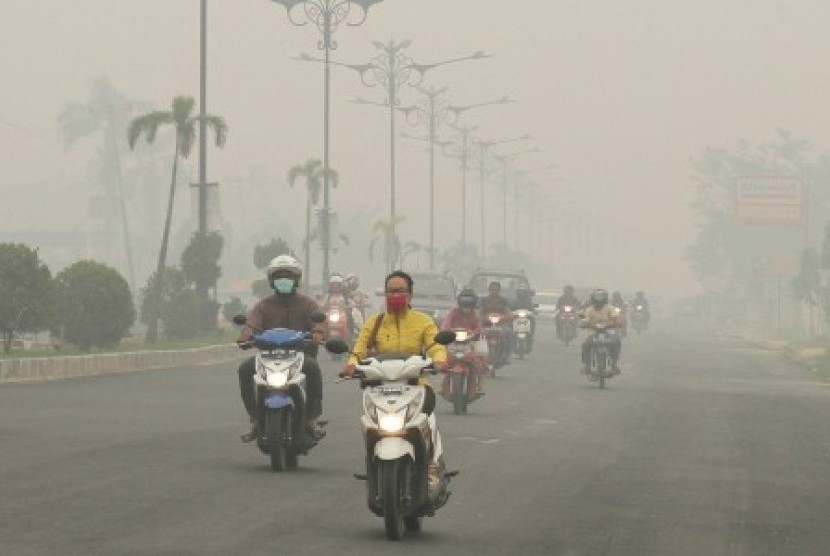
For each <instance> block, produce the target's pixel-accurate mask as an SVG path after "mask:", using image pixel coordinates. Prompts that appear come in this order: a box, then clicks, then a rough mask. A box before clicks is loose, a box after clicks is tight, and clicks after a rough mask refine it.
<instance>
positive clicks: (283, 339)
mask: <svg viewBox="0 0 830 556" xmlns="http://www.w3.org/2000/svg"><path fill="white" fill-rule="evenodd" d="M253 338H254V342H256V346H257V347H258V348H259V349H286V348H292V347H303V345H304V344H305V332H300V331H299V330H289V329H287V328H272V329H271V330H265V331H264V332H260V333H259V334H254V336H253Z"/></svg>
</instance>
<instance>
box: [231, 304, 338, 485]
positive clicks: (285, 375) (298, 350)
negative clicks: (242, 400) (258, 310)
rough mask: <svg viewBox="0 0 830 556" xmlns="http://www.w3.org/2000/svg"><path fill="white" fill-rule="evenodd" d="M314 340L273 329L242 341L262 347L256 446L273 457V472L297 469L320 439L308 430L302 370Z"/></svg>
mask: <svg viewBox="0 0 830 556" xmlns="http://www.w3.org/2000/svg"><path fill="white" fill-rule="evenodd" d="M321 316H322V315H321ZM233 320H234V323H236V324H238V325H244V324H245V322H246V319H245V317H244V316H243V315H237V316H236V317H234V319H233ZM310 341H311V334H309V333H305V332H301V331H297V330H289V329H286V328H272V329H270V330H264V331H259V332H256V333H254V334H253V335H252V336H251V340H250V342H248V343H246V344H240V347H241V348H243V349H247V348H249V347H256V348H257V349H259V353H258V354H257V355H256V358H255V368H256V373H255V374H254V383H255V384H256V391H257V400H259V401H260V403H259V404H258V407H259V410H258V415H257V429H258V431H259V436H258V437H257V439H256V445H257V447H258V448H259V449H260V450H261V451H262V453H263V454H266V455H268V456H269V457H270V460H271V469H272V470H273V471H286V470H292V469H296V468H297V465H298V456H304V455H307V454H308V451H309V450H310V449H311V448H313V447H314V446H316V445H317V443H318V442H319V440H317V439H314V438H311V437H310V436H308V435H307V434H306V433H305V431H304V426H305V423H306V417H305V409H306V387H305V384H306V376H305V374H303V372H302V368H303V362H304V361H305V353H304V351H303V350H304V349H305V348H306V347H307V346H308V345H309V342H310ZM321 424H323V423H321Z"/></svg>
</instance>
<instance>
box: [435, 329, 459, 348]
mask: <svg viewBox="0 0 830 556" xmlns="http://www.w3.org/2000/svg"><path fill="white" fill-rule="evenodd" d="M454 341H455V332H453V331H452V330H442V331H441V332H439V333H438V334H436V335H435V343H436V344H441V345H442V346H448V345H450V344H451V343H453V342H454Z"/></svg>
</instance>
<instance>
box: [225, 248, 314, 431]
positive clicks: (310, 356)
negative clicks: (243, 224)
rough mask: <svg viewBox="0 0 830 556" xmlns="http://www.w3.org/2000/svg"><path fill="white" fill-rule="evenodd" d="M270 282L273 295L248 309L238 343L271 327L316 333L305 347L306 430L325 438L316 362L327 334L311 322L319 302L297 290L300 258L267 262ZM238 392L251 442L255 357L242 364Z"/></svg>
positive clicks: (244, 344) (245, 344)
mask: <svg viewBox="0 0 830 556" xmlns="http://www.w3.org/2000/svg"><path fill="white" fill-rule="evenodd" d="M266 276H267V278H268V284H269V285H270V286H271V288H273V289H274V294H273V295H270V296H268V297H265V298H263V299H261V300H260V301H259V302H257V304H256V305H254V306H253V308H251V310H250V311H249V312H248V316H247V323H246V325H245V326H244V327H243V328H242V330H241V331H240V333H239V338H238V340H237V344H239V345H240V347H248V346H249V344H250V340H251V335H252V334H253V333H254V332H259V331H262V330H269V329H271V328H288V329H292V330H302V331H306V332H308V331H310V332H312V333H313V336H312V338H313V343H312V345H310V346H309V347H308V348H306V350H305V359H304V361H303V369H302V371H303V373H304V374H305V376H306V396H307V398H308V403H307V406H306V418H307V419H308V420H307V422H306V430H307V432H308V434H309V435H311V436H312V437H314V438H322V436H323V435H324V434H325V431H324V430H323V428H322V427H321V425H320V423H318V421H317V418H318V417H319V416H320V415H321V414H322V411H323V404H322V402H323V382H322V378H321V376H320V366H319V365H318V363H317V351H318V346H319V344H320V343H322V341H323V339H324V336H325V327H324V326H323V325H321V324H317V323H314V322H313V321H312V315H313V314H314V313H319V311H320V308H319V306H318V305H317V303H316V302H315V301H314V300H313V299H311V298H309V297H306V296H304V295H301V294H299V293H297V288H298V286H299V285H300V280H301V279H302V277H303V268H302V266H301V265H300V263H299V261H297V259H295V258H294V257H292V256H290V255H280V256H279V257H276V258H274V259H272V260H271V262H270V263H268V268H267V269H266ZM238 372H239V391H240V393H241V395H242V403H243V404H244V405H245V411H247V413H248V417H249V419H250V423H251V429H250V431H249V432H247V433H245V434H243V435H242V437H241V438H242V441H243V442H251V441H253V440H256V438H257V433H258V431H257V413H258V404H257V399H256V388H255V385H254V380H253V377H254V373H255V372H256V366H255V357H249V358H248V359H246V360H245V361H243V362H242V363H241V364H240V365H239V371H238Z"/></svg>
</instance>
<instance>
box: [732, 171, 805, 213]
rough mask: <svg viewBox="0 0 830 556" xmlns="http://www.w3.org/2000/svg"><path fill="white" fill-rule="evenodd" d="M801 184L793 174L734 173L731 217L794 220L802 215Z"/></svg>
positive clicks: (802, 192) (803, 201)
mask: <svg viewBox="0 0 830 556" xmlns="http://www.w3.org/2000/svg"><path fill="white" fill-rule="evenodd" d="M805 207H806V202H805V194H804V184H803V183H802V182H801V179H800V178H796V177H774V176H738V177H737V178H736V180H735V218H736V219H737V220H740V221H741V222H745V223H749V224H796V223H800V222H803V221H804V217H805V215H806V210H805Z"/></svg>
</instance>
